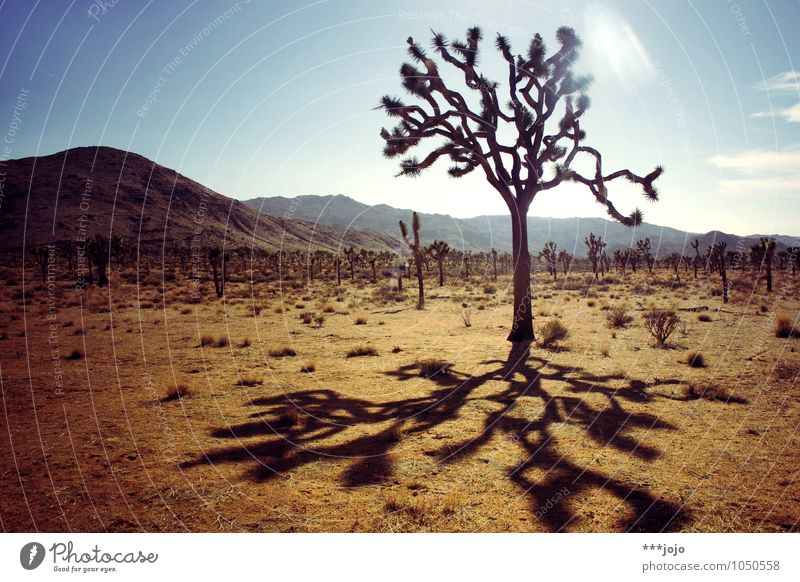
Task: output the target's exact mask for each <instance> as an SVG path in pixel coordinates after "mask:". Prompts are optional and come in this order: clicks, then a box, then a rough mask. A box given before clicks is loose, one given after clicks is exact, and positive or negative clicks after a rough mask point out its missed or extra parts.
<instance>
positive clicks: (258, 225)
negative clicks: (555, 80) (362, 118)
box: [0, 147, 798, 256]
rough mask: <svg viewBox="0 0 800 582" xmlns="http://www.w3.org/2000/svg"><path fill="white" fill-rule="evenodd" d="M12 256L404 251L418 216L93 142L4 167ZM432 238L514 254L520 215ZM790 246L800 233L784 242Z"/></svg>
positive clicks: (672, 240) (555, 225)
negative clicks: (220, 179) (273, 188)
mask: <svg viewBox="0 0 800 582" xmlns="http://www.w3.org/2000/svg"><path fill="white" fill-rule="evenodd" d="M0 188H2V189H1V190H0V192H1V193H2V197H1V198H0V250H4V251H8V250H13V249H20V248H22V247H23V246H29V245H32V244H42V243H48V242H52V241H65V240H75V239H76V237H79V236H82V234H84V233H85V234H86V235H93V234H95V233H100V234H102V235H104V236H109V235H115V236H119V237H120V238H123V239H126V240H127V241H129V242H130V243H131V244H138V245H140V246H147V247H150V248H153V247H157V248H159V249H160V248H165V249H167V252H168V250H169V246H170V245H172V244H176V243H181V244H185V245H187V246H188V245H189V244H190V242H191V241H192V239H193V238H194V237H198V236H199V244H201V245H204V246H211V245H223V244H224V245H225V246H227V247H238V246H248V247H249V246H255V247H258V248H263V249H267V250H277V249H279V248H282V249H286V250H317V249H325V250H337V249H341V248H342V247H349V246H351V245H352V246H355V247H360V248H368V249H373V250H387V249H388V250H395V251H396V250H400V249H402V248H403V245H402V243H401V242H400V241H399V238H400V232H399V228H398V222H399V221H400V220H405V221H407V222H409V221H410V220H411V210H410V209H398V208H394V207H392V206H388V205H386V204H377V205H374V206H370V205H367V204H363V203H361V202H357V201H356V200H353V199H352V198H349V197H347V196H343V195H327V196H313V195H309V196H298V197H296V198H284V197H281V196H275V197H268V198H255V199H252V200H247V201H245V202H240V201H238V200H234V199H232V198H228V197H227V196H224V195H222V194H219V193H217V192H214V191H213V190H210V189H209V188H206V187H205V186H203V185H202V184H199V183H197V182H195V181H194V180H191V179H189V178H187V177H186V176H183V175H181V174H179V173H177V172H176V171H174V170H170V169H168V168H165V167H163V166H161V165H159V164H157V163H155V162H153V161H152V160H149V159H147V158H145V157H142V156H140V155H138V154H135V153H132V152H125V151H122V150H118V149H114V148H109V147H81V148H74V149H70V150H66V151H63V152H59V153H56V154H52V155H48V156H40V157H30V158H23V159H18V160H8V161H5V162H0ZM528 230H529V241H530V249H531V252H533V253H536V252H537V251H538V250H539V249H541V248H542V246H543V245H544V243H546V242H547V241H550V240H552V241H555V242H556V243H557V244H558V246H559V248H560V249H564V250H567V251H569V252H571V253H573V254H575V255H577V256H584V255H585V253H586V249H585V245H584V243H583V241H584V239H585V237H586V236H587V235H588V234H589V233H590V232H593V233H595V234H596V235H600V236H602V237H603V238H604V239H605V240H606V242H607V244H608V247H607V249H608V250H609V251H613V250H614V249H617V248H622V247H628V246H630V245H631V244H634V243H635V241H636V240H638V239H641V238H644V237H649V238H650V240H651V243H652V247H653V249H654V250H655V251H657V252H658V255H660V256H663V255H665V254H668V253H671V252H673V251H682V252H684V253H686V254H691V252H692V249H691V248H690V247H689V241H691V240H693V239H694V238H698V239H700V244H701V248H705V247H706V246H707V245H709V244H712V243H713V242H716V241H721V240H723V241H726V242H727V243H728V248H730V249H735V248H743V249H746V248H747V247H748V246H749V245H751V244H754V243H755V242H757V241H758V238H759V236H758V235H753V236H748V237H739V236H736V235H731V234H725V233H722V232H718V231H712V232H708V233H705V234H698V233H691V232H684V231H681V230H677V229H674V228H668V227H663V226H656V225H653V224H642V225H640V226H639V227H637V228H635V229H629V228H627V227H625V226H622V225H621V224H618V223H616V222H613V221H609V220H605V219H602V218H539V217H530V218H529V219H528ZM421 234H422V239H423V241H424V242H425V243H429V242H431V241H433V240H434V239H441V240H445V241H447V242H448V243H450V245H451V246H452V247H453V248H456V249H462V250H474V251H479V250H482V251H488V250H490V249H492V248H495V249H497V250H498V251H500V252H503V251H510V250H511V229H510V220H509V217H508V216H480V217H475V218H466V219H460V218H453V217H452V216H448V215H444V214H424V213H423V214H422V233H421ZM773 236H774V238H775V239H776V240H777V241H778V243H779V246H788V245H794V244H798V239H797V238H796V237H789V236H780V235H777V236H775V235H773Z"/></svg>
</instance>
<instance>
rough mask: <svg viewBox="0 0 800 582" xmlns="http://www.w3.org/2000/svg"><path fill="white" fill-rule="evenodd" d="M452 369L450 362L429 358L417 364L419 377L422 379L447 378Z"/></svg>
mask: <svg viewBox="0 0 800 582" xmlns="http://www.w3.org/2000/svg"><path fill="white" fill-rule="evenodd" d="M452 368H453V364H452V362H448V361H446V360H439V359H436V358H431V359H427V360H420V361H419V362H417V369H418V370H419V375H420V376H422V377H423V378H433V377H435V376H449V375H450V370H451V369H452Z"/></svg>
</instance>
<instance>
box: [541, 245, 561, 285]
mask: <svg viewBox="0 0 800 582" xmlns="http://www.w3.org/2000/svg"><path fill="white" fill-rule="evenodd" d="M539 256H540V257H542V258H543V259H544V260H545V263H547V272H548V273H549V274H550V275H552V276H553V279H558V276H557V275H558V268H557V267H558V245H557V244H556V243H554V242H553V241H549V242H546V243H544V247H543V248H542V250H541V251H539Z"/></svg>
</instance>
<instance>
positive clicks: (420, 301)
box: [400, 212, 425, 309]
mask: <svg viewBox="0 0 800 582" xmlns="http://www.w3.org/2000/svg"><path fill="white" fill-rule="evenodd" d="M419 227H420V223H419V214H417V213H416V212H414V213H413V214H412V215H411V230H412V231H413V233H414V239H413V240H411V239H409V238H408V227H407V226H406V223H405V222H403V221H402V220H401V221H400V234H402V235H403V240H404V241H405V243H406V245H408V248H409V249H411V252H412V254H413V255H414V266H415V267H416V271H417V285H418V286H419V297H418V298H417V309H425V288H424V279H423V276H422V263H423V260H422V253H423V248H422V245H421V243H420V242H419Z"/></svg>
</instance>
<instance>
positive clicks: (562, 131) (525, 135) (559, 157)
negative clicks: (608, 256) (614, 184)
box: [379, 26, 663, 226]
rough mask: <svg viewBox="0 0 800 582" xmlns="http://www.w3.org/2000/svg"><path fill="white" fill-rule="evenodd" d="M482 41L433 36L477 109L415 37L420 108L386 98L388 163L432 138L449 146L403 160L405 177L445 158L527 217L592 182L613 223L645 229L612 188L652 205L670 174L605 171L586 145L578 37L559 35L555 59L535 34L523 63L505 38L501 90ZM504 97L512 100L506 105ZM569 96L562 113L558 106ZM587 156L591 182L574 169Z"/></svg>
mask: <svg viewBox="0 0 800 582" xmlns="http://www.w3.org/2000/svg"><path fill="white" fill-rule="evenodd" d="M482 38H483V35H482V33H481V30H480V28H478V27H477V26H476V27H472V28H470V29H468V30H467V35H466V39H465V40H464V41H460V40H454V41H448V40H447V39H446V38H445V37H444V35H443V34H440V33H434V35H433V39H432V48H433V51H434V52H435V53H437V54H438V55H439V56H440V57H441V59H442V60H444V62H445V63H447V64H448V65H451V66H452V67H454V68H456V69H458V70H459V71H460V72H461V73H462V74H463V78H464V82H465V84H466V86H467V88H468V90H469V91H472V92H473V94H474V95H475V97H477V100H478V101H479V102H480V110H479V111H478V110H474V109H473V108H471V107H470V105H469V103H468V100H467V99H466V98H465V96H464V95H462V94H461V93H459V92H458V91H455V90H453V89H451V88H449V87H447V86H446V85H445V83H444V81H443V79H442V78H441V76H440V75H439V67H438V64H437V63H436V61H434V60H433V59H432V58H430V57H429V56H428V54H427V53H426V51H425V50H424V49H423V48H422V46H421V45H420V44H418V43H417V42H415V41H414V39H413V38H411V37H409V38H408V41H407V42H408V53H409V55H410V56H411V59H412V60H413V62H414V63H415V64H410V63H404V64H403V65H402V66H401V67H400V76H401V77H402V81H403V87H404V88H405V89H406V91H408V93H410V94H411V95H412V96H414V97H417V98H418V99H419V100H420V104H412V105H408V104H406V103H404V102H403V101H401V100H400V99H398V98H396V97H391V96H388V95H387V96H384V97H383V98H382V99H381V103H380V105H379V108H382V109H384V110H385V111H386V113H387V114H388V115H389V116H391V117H394V118H397V119H398V124H397V125H396V126H395V127H394V128H393V129H392V130H387V129H385V128H384V129H381V136H382V137H383V139H384V140H385V142H386V145H385V147H384V150H383V153H384V155H385V156H386V157H388V158H395V157H398V156H403V155H405V154H407V153H408V152H409V151H410V150H412V149H413V148H415V147H416V146H418V145H419V143H420V141H422V140H423V139H426V138H438V139H440V140H442V141H443V143H442V144H441V145H439V146H438V147H436V148H434V149H433V150H432V151H431V152H430V153H428V154H427V155H426V156H425V157H424V158H423V159H422V160H419V159H418V158H417V157H405V158H403V159H402V161H401V162H400V172H399V174H398V175H403V176H418V175H419V174H420V173H421V172H422V170H424V169H426V168H428V167H430V166H431V165H433V163H434V162H436V161H437V160H438V159H439V158H442V157H449V158H450V160H451V161H452V162H453V165H452V166H451V167H450V169H449V173H450V175H451V176H453V177H455V178H458V177H461V176H464V175H466V174H468V173H470V172H472V171H473V170H475V169H476V168H478V167H480V168H481V169H482V170H483V172H484V173H485V174H486V178H487V179H488V181H489V182H490V183H491V184H492V185H493V186H494V187H495V188H496V189H497V190H498V191H499V192H500V194H501V195H502V197H503V199H504V200H505V202H506V204H507V205H508V206H509V208H510V209H512V212H513V211H514V210H515V208H516V209H522V210H524V211H527V209H528V206H529V205H530V203H531V201H532V200H533V199H534V197H535V196H536V194H538V193H539V192H542V191H545V190H550V189H552V188H555V187H556V186H558V185H559V184H561V183H562V182H564V181H573V182H577V183H580V184H583V185H585V186H586V187H587V188H588V189H589V191H590V192H591V193H592V195H593V196H594V198H595V200H596V201H597V202H598V203H600V204H602V205H603V206H604V207H605V208H606V211H607V212H608V214H609V215H610V216H611V217H612V218H614V219H616V220H618V221H619V222H622V223H623V224H627V225H629V226H635V225H637V224H639V223H640V222H641V221H642V213H641V211H639V210H638V209H636V210H634V211H633V212H631V213H630V214H629V215H628V216H624V215H623V214H621V213H620V212H619V211H618V210H617V209H616V208H615V207H614V205H613V204H612V203H611V201H610V200H609V199H608V196H607V189H606V188H607V184H608V183H609V182H611V181H613V180H616V179H618V178H625V179H627V180H629V181H631V182H633V183H635V184H638V185H639V186H641V187H642V190H643V193H644V195H645V197H646V198H648V199H650V200H657V199H658V193H657V192H656V189H655V188H654V186H653V182H654V181H655V180H656V178H658V177H659V176H660V175H661V174H662V172H663V169H662V168H661V167H657V168H656V169H655V170H654V171H652V172H650V173H649V174H647V175H645V176H639V175H637V174H634V173H633V172H632V171H630V170H627V169H624V170H618V171H615V172H611V173H604V172H603V167H602V156H601V154H600V152H599V151H598V150H596V149H594V148H592V147H589V146H586V145H583V144H582V141H583V139H584V137H585V133H584V131H583V130H582V129H581V125H580V120H581V118H582V117H583V115H584V113H585V112H586V110H587V109H588V107H589V104H590V102H589V98H588V97H587V95H586V94H585V90H586V88H587V87H588V85H589V83H590V78H589V77H585V76H576V75H575V74H574V73H573V71H572V66H573V63H574V62H575V59H576V58H577V56H578V49H579V47H580V45H581V42H580V39H579V38H578V36H577V35H576V33H575V31H574V30H573V29H572V28H569V27H562V28H559V29H558V31H557V33H556V40H557V42H558V49H557V50H556V51H555V52H553V53H552V54H550V55H549V56H548V54H547V51H546V48H545V45H544V41H543V40H542V37H541V36H540V35H538V34H536V35H535V36H534V37H533V40H532V41H531V43H530V46H529V47H528V52H527V55H526V56H524V57H523V56H522V55H517V56H516V57H514V55H513V53H512V50H511V45H510V44H509V41H508V39H507V38H506V37H505V36H503V35H501V34H498V35H497V38H496V40H495V46H496V48H497V50H498V51H500V53H501V54H502V56H503V58H504V59H505V61H506V63H507V65H508V79H507V82H506V87H505V88H504V89H503V90H502V91H501V87H500V84H499V83H496V82H494V81H491V80H489V79H487V78H486V77H484V76H483V74H482V73H480V72H479V70H478V67H477V63H478V58H479V55H480V43H481V40H482ZM418 66H421V67H422V68H421V69H420V68H418ZM503 92H505V93H506V95H507V103H506V104H504V105H503V104H501V101H502V100H503V97H501V93H503ZM562 99H563V107H562V106H560V105H559V102H561V101H562ZM473 101H474V99H473ZM554 116H555V117H554ZM559 116H560V119H559ZM551 118H552V121H551V123H549V124H548V121H550V120H551ZM556 119H558V122H557V123H556V122H555V120H556ZM548 126H553V127H548ZM506 127H510V128H511V129H512V130H513V132H514V133H515V134H516V139H514V140H513V142H510V143H504V142H503V140H501V138H500V136H501V135H507V134H508V132H507V130H506V129H505V128H506ZM579 154H582V155H584V156H589V158H590V159H593V161H594V174H593V175H586V176H585V175H583V174H580V173H579V172H577V171H575V170H574V169H572V167H571V166H572V162H573V161H574V160H575V158H576V157H577V156H578V155H579ZM514 207H515V208H514Z"/></svg>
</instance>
